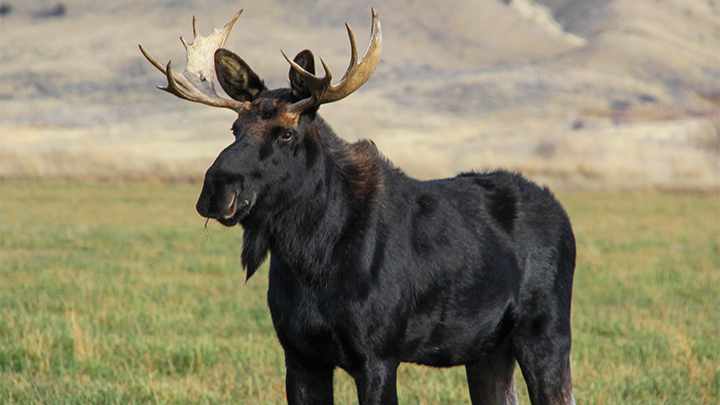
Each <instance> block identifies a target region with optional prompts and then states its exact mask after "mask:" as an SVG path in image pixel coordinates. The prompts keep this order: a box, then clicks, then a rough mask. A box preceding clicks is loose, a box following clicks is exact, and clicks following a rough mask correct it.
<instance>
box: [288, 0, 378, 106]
mask: <svg viewBox="0 0 720 405" xmlns="http://www.w3.org/2000/svg"><path fill="white" fill-rule="evenodd" d="M345 26H346V27H347V31H348V36H349V37H350V46H351V48H352V49H351V52H352V54H351V56H350V65H349V66H348V69H347V71H346V72H345V75H344V76H343V77H342V79H340V83H338V84H337V85H334V86H333V85H332V83H331V82H330V81H331V80H332V73H331V72H330V69H329V68H328V67H327V65H326V64H325V61H324V60H323V59H322V58H320V62H322V65H323V69H324V70H325V77H323V78H320V77H317V76H315V75H314V74H312V73H310V72H308V71H306V70H305V69H303V68H302V67H301V66H300V65H298V64H297V63H295V62H293V61H292V60H290V58H288V57H287V55H285V52H283V53H282V54H283V56H284V57H285V59H287V61H288V62H290V65H291V66H292V67H293V69H295V71H297V72H298V73H299V74H300V76H302V77H303V79H304V80H305V83H306V84H307V86H308V88H309V89H310V94H311V96H310V97H308V98H306V99H303V100H300V101H298V102H296V103H293V104H291V105H290V106H288V108H287V110H286V111H287V113H288V114H291V115H295V114H300V113H302V112H303V111H305V110H307V109H308V108H312V107H317V106H319V105H320V104H326V103H332V102H333V101H338V100H340V99H343V98H345V97H347V96H349V95H350V94H352V93H353V92H354V91H355V90H357V89H359V88H360V86H362V85H363V84H365V82H367V81H368V79H370V77H371V76H372V75H373V73H375V69H377V66H378V63H380V54H381V53H382V32H381V30H380V20H378V14H377V12H376V11H375V9H374V8H373V9H372V31H371V33H370V45H368V49H367V51H365V56H363V58H362V60H361V61H360V62H357V57H358V53H357V45H356V44H355V35H354V34H353V32H352V29H351V28H350V25H348V24H347V23H346V24H345ZM281 52H282V51H281Z"/></svg>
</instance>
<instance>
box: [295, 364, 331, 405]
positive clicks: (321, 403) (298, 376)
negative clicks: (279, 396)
mask: <svg viewBox="0 0 720 405" xmlns="http://www.w3.org/2000/svg"><path fill="white" fill-rule="evenodd" d="M285 366H286V368H287V376H286V378H285V389H286V393H287V400H288V405H308V404H312V405H316V404H317V405H332V404H333V369H334V368H333V367H332V366H326V365H318V364H313V362H307V361H302V360H300V359H297V358H294V357H292V356H290V355H288V353H287V352H286V353H285Z"/></svg>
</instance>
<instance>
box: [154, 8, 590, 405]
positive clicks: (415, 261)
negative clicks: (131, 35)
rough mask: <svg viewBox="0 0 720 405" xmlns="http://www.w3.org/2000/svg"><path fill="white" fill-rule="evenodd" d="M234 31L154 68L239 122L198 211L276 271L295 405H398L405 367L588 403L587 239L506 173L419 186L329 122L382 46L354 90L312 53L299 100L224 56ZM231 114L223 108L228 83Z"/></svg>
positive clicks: (275, 294) (493, 388)
mask: <svg viewBox="0 0 720 405" xmlns="http://www.w3.org/2000/svg"><path fill="white" fill-rule="evenodd" d="M241 13H242V10H240V11H239V12H238V13H237V14H236V15H235V16H234V17H233V18H232V19H231V20H230V22H228V23H227V24H226V25H225V27H224V28H223V29H221V30H217V29H214V30H213V32H212V34H211V35H210V36H209V37H207V38H205V37H202V36H200V35H198V33H197V25H196V22H195V19H194V18H193V32H194V39H193V42H192V43H191V44H188V43H187V42H186V41H185V40H182V38H181V40H182V42H183V44H184V45H185V48H186V51H187V58H188V61H187V66H186V68H185V72H184V73H182V74H178V73H176V72H174V71H173V69H172V64H171V62H168V64H167V65H162V64H160V63H158V62H157V61H156V60H155V59H154V58H153V57H152V56H150V54H148V53H147V52H146V51H145V50H144V49H143V48H142V46H141V47H140V49H141V51H142V53H143V54H144V55H145V57H146V58H147V59H148V60H149V61H150V62H151V63H152V64H153V65H154V66H155V67H156V68H158V69H159V70H160V71H162V73H164V74H165V76H166V77H167V87H160V88H161V89H162V90H165V91H167V92H169V93H172V94H174V95H176V96H178V97H180V98H183V99H185V100H189V101H194V102H199V103H203V104H207V105H210V106H214V107H223V108H229V109H231V110H233V111H235V112H236V113H237V119H236V120H235V122H234V123H233V125H232V132H233V134H234V136H235V140H234V142H233V143H232V144H231V145H230V146H228V147H227V148H225V150H223V151H222V152H221V153H220V155H219V156H218V157H217V159H216V160H215V162H214V163H213V164H212V166H210V168H209V169H208V171H207V173H206V174H205V180H204V183H203V187H202V192H201V193H200V197H199V199H198V202H197V206H196V208H197V211H198V212H199V213H200V215H202V216H203V217H205V218H213V219H216V220H217V221H218V222H220V223H221V224H223V225H225V226H234V225H237V224H240V225H241V226H242V227H243V229H244V242H243V247H242V255H241V258H242V266H243V267H244V268H245V270H246V272H247V278H248V279H249V278H250V277H251V276H252V275H253V274H254V273H255V271H256V270H257V269H258V267H259V266H260V265H261V263H262V262H263V261H264V260H265V258H266V257H267V255H268V253H269V254H270V271H269V288H268V293H267V300H268V305H269V307H270V313H271V315H272V321H273V325H274V327H275V331H276V333H277V337H278V339H279V340H280V343H281V345H282V348H283V350H284V352H285V364H286V369H287V370H286V371H287V376H286V393H287V400H288V403H289V404H332V403H333V371H334V369H335V368H336V367H340V368H342V369H343V370H345V371H347V372H348V373H349V374H350V375H351V376H352V377H353V379H354V380H355V383H356V387H357V393H358V398H359V403H360V404H361V405H369V404H397V403H398V402H397V401H398V399H397V393H396V374H397V368H398V366H399V364H400V363H401V362H411V363H417V364H422V365H428V366H433V367H452V366H458V365H464V366H465V368H466V371H467V381H468V386H469V391H470V398H471V400H472V403H473V404H475V405H478V404H516V403H517V396H516V393H515V380H514V370H515V363H516V362H517V363H518V364H519V365H520V369H521V371H522V374H523V376H524V379H525V381H526V382H527V386H528V391H529V395H530V401H531V402H532V404H533V405H540V404H572V403H574V398H573V393H572V384H571V373H570V345H571V333H570V302H571V296H572V280H573V273H574V269H575V256H576V252H575V238H574V235H573V231H572V227H571V225H570V221H569V219H568V216H567V214H566V213H565V211H564V210H563V208H562V206H561V205H560V203H559V202H558V201H557V200H556V199H555V197H554V196H553V194H551V193H550V191H549V190H548V189H547V188H541V187H538V186H537V185H535V184H534V183H532V182H530V181H528V180H526V179H525V178H523V177H522V176H521V175H520V174H516V173H511V172H507V171H503V170H496V171H490V172H467V173H462V174H460V175H458V176H456V177H453V178H448V179H442V180H432V181H419V180H415V179H413V178H411V177H409V176H407V175H406V174H405V173H403V172H402V171H401V170H400V169H398V168H397V167H395V166H393V164H392V163H391V162H390V161H389V160H388V159H387V158H385V157H384V156H383V155H382V154H381V153H380V152H379V151H378V149H377V148H376V146H375V144H374V143H373V142H372V141H369V140H361V141H358V142H355V143H349V142H347V141H345V140H343V139H341V138H340V137H338V136H337V135H336V134H335V132H333V130H332V128H331V127H330V126H329V125H328V124H327V123H326V122H325V121H324V120H323V119H322V118H321V117H320V116H319V115H318V108H319V107H320V105H322V104H325V103H330V102H333V101H338V100H340V99H343V98H344V97H347V96H348V95H350V94H351V93H353V92H354V91H356V90H357V89H358V88H360V87H361V86H362V85H363V84H364V83H365V82H366V81H367V80H368V79H369V78H370V77H371V76H372V74H373V73H374V72H375V69H376V67H377V65H378V63H379V61H380V53H381V48H382V34H381V30H380V22H379V20H378V15H377V13H376V12H375V10H373V11H372V30H371V35H370V44H369V46H368V48H367V51H366V53H365V55H364V56H363V58H362V59H360V60H358V52H357V46H356V43H355V38H354V35H353V32H352V30H351V29H350V27H349V26H347V31H348V35H349V37H350V44H351V57H350V66H349V68H348V69H347V72H346V73H345V75H344V76H343V77H342V79H341V80H340V82H339V83H338V84H332V74H331V72H330V69H328V67H327V65H326V64H325V62H324V61H323V60H322V59H320V60H321V61H322V65H323V69H324V71H325V75H324V76H323V77H319V76H316V75H315V60H314V56H313V54H312V52H310V51H309V50H304V51H302V52H300V53H299V54H298V55H297V56H295V58H294V59H293V60H290V59H289V58H288V57H287V56H285V54H284V53H283V55H284V56H285V58H286V59H287V60H288V62H289V63H290V65H291V67H290V73H289V79H290V88H281V89H274V90H270V89H268V88H266V87H265V84H264V82H263V81H262V80H261V79H260V77H259V76H258V75H257V74H256V73H255V72H253V71H252V70H251V69H250V67H249V66H248V65H247V63H245V61H243V60H242V59H241V58H240V57H239V56H237V55H236V54H234V53H232V52H230V51H228V50H226V49H223V48H222V46H223V45H224V43H225V40H226V39H227V36H228V34H229V33H230V30H231V29H232V27H233V25H234V24H235V22H236V20H237V19H238V17H239V16H240V14H241ZM216 76H217V80H218V82H219V83H220V85H221V86H222V88H223V90H224V91H225V93H226V94H227V95H228V96H229V97H230V99H228V98H225V97H221V96H219V95H218V94H217V93H216V91H215V88H214V81H215V77H216Z"/></svg>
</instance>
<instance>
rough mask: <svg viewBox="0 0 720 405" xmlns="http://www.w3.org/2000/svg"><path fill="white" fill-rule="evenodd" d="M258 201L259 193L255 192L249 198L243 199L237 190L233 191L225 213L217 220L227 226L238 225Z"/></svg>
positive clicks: (224, 210)
mask: <svg viewBox="0 0 720 405" xmlns="http://www.w3.org/2000/svg"><path fill="white" fill-rule="evenodd" d="M256 201H257V193H253V195H252V196H251V197H249V198H245V199H241V197H240V196H239V194H238V192H237V191H232V192H231V194H230V203H229V204H228V205H227V206H226V207H225V209H223V211H222V212H223V213H222V214H221V215H220V216H219V217H218V218H217V221H218V222H220V223H221V224H223V225H225V226H234V225H237V224H238V223H239V222H240V220H242V219H243V218H245V217H246V216H247V215H248V214H249V213H250V210H252V208H253V207H254V206H255V202H256Z"/></svg>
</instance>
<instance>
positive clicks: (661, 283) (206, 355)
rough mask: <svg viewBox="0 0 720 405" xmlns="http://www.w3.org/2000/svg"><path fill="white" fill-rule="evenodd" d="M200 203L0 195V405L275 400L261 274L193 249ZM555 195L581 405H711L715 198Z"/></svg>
mask: <svg viewBox="0 0 720 405" xmlns="http://www.w3.org/2000/svg"><path fill="white" fill-rule="evenodd" d="M199 191H200V186H199V185H184V184H178V185H157V184H148V183H141V184H140V183H136V184H67V183H61V184H56V183H49V182H17V183H16V182H3V183H0V197H1V200H0V232H1V236H0V249H1V250H0V403H3V404H41V403H42V404H134V403H153V404H154V403H157V404H226V403H227V404H230V403H234V404H244V403H248V404H282V403H283V402H284V392H283V387H284V364H283V355H282V351H281V349H280V346H279V344H278V343H277V341H276V338H275V336H274V332H273V329H272V324H271V321H270V315H269V313H268V310H267V307H266V304H265V292H266V288H267V269H266V267H263V268H262V269H261V271H260V273H259V274H258V275H256V276H255V277H253V278H252V280H250V281H249V282H248V283H247V284H245V276H244V273H243V272H242V271H241V268H240V260H239V254H240V245H241V242H242V240H241V235H242V233H241V231H240V229H237V228H232V229H226V228H223V227H222V226H220V225H219V224H217V223H210V224H209V226H208V231H209V237H208V239H209V240H206V235H205V228H204V220H203V219H202V218H200V217H199V216H198V215H197V214H196V213H195V210H194V204H195V198H196V197H197V195H198V193H199ZM558 197H559V199H560V200H561V201H562V202H563V204H564V205H565V207H566V208H567V210H568V212H569V213H570V216H571V218H572V220H573V224H574V227H575V232H576V236H577V241H578V266H577V270H576V276H575V289H574V299H573V301H574V302H573V328H574V329H573V332H574V342H573V353H572V365H573V376H574V382H575V396H576V399H577V401H578V404H716V403H718V397H719V391H720V371H719V366H718V364H720V363H719V362H720V326H719V325H720V315H719V314H720V247H719V243H720V233H719V232H720V204H719V200H718V196H717V195H693V194H657V193H641V194H633V193H628V194H600V193H562V194H560V195H559V196H558ZM399 374H400V376H399V395H400V402H401V403H402V404H458V403H460V404H462V403H466V404H468V403H469V398H468V394H467V392H466V391H467V389H466V384H465V380H464V378H465V377H464V370H463V369H462V368H454V369H446V370H436V369H431V368H426V367H420V366H412V365H403V366H402V367H401V369H400V373H399ZM336 376H337V378H336V383H335V386H336V397H337V403H339V404H351V403H356V399H355V391H354V385H353V383H352V381H351V379H350V378H349V377H348V376H347V375H346V374H345V373H343V372H340V371H338V372H337V374H336ZM518 378H519V380H518V388H519V393H520V395H521V403H528V401H527V396H526V393H525V389H524V383H523V382H522V379H521V377H520V376H519V374H518Z"/></svg>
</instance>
